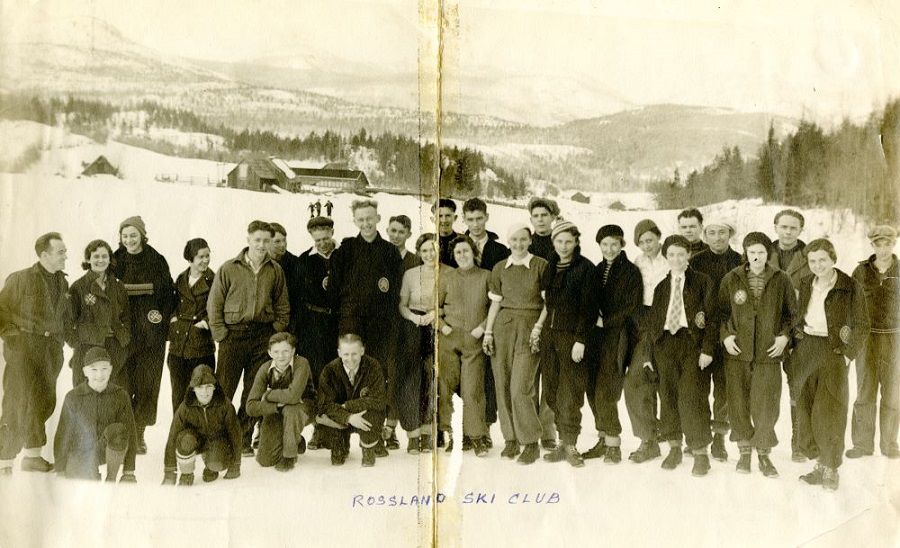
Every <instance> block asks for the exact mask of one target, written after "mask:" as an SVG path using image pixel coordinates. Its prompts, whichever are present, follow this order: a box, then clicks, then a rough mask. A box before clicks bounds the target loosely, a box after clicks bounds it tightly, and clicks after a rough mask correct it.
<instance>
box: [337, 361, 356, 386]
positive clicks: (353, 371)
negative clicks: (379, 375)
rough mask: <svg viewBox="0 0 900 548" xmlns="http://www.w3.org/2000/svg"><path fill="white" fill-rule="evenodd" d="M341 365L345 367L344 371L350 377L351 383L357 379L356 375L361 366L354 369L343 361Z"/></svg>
mask: <svg viewBox="0 0 900 548" xmlns="http://www.w3.org/2000/svg"><path fill="white" fill-rule="evenodd" d="M341 365H342V366H343V367H344V372H345V373H347V378H349V379H350V384H353V382H354V381H355V380H356V375H357V373H359V366H358V365H357V366H356V367H355V368H354V369H347V366H346V365H345V364H344V363H343V362H341Z"/></svg>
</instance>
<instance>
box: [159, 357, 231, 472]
mask: <svg viewBox="0 0 900 548" xmlns="http://www.w3.org/2000/svg"><path fill="white" fill-rule="evenodd" d="M190 388H191V389H190V391H189V392H188V394H187V396H186V397H185V398H184V402H182V403H181V405H180V406H178V410H177V411H176V412H175V416H174V417H173V418H172V426H171V428H169V439H168V442H167V443H166V453H165V458H164V461H165V469H164V476H163V485H174V484H175V474H176V472H178V471H180V472H181V478H180V479H179V482H178V484H179V485H186V486H188V485H192V484H193V483H194V466H195V464H196V461H197V455H198V454H201V455H203V461H204V463H205V464H206V467H205V469H204V470H203V481H207V482H208V481H214V480H215V479H216V478H218V477H219V472H221V471H222V470H228V472H227V473H226V474H225V479H235V478H238V477H240V475H241V456H240V453H241V444H242V442H241V435H242V434H241V424H240V421H238V418H237V415H236V414H235V412H234V406H233V405H232V404H231V401H230V400H229V399H228V398H227V397H226V396H225V393H224V392H223V391H222V388H221V387H220V386H219V383H218V381H216V376H215V374H213V371H212V369H211V368H210V367H209V366H208V365H198V366H197V367H195V368H194V372H193V373H192V374H191V383H190Z"/></svg>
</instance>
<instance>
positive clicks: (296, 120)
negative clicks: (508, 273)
mask: <svg viewBox="0 0 900 548" xmlns="http://www.w3.org/2000/svg"><path fill="white" fill-rule="evenodd" d="M3 30H4V32H3V35H2V37H0V46H2V47H0V75H2V78H0V91H18V92H22V91H26V92H27V91H30V92H34V93H40V94H77V95H82V96H85V97H90V98H94V99H103V100H107V101H110V102H113V103H117V104H126V105H127V104H133V103H135V102H136V101H138V100H142V99H148V100H153V101H156V102H159V103H161V104H164V105H166V106H169V107H175V108H183V109H187V110H191V111H193V112H194V113H196V114H198V115H200V116H203V117H205V118H206V119H208V120H209V121H210V122H213V123H222V124H225V125H228V126H230V127H234V128H236V129H244V128H251V129H257V128H258V129H270V130H273V131H276V132H279V133H281V134H284V135H305V134H307V133H309V132H311V131H317V132H320V133H321V132H323V131H326V130H331V131H337V132H342V133H353V132H356V131H358V130H359V129H361V128H365V129H366V131H367V132H369V133H370V134H371V133H380V132H384V131H391V132H394V133H401V134H405V135H411V136H417V137H421V138H423V139H425V140H433V136H434V127H433V119H432V115H433V113H429V112H420V111H418V109H417V108H416V105H417V104H418V102H417V101H418V90H419V87H418V76H417V75H416V74H415V73H408V72H404V71H402V70H398V69H396V68H395V67H394V68H392V67H379V66H371V65H362V64H358V63H353V62H349V61H346V60H343V59H340V58H337V57H333V56H330V55H328V54H327V53H324V52H322V51H312V50H310V51H307V52H299V53H294V52H287V53H276V54H273V55H270V56H267V57H265V58H260V59H253V60H248V61H246V62H241V63H221V62H210V61H199V60H190V59H185V58H179V57H173V56H167V55H162V54H160V53H158V52H156V51H154V50H152V49H150V48H147V47H144V46H141V45H139V44H136V43H135V42H133V41H131V40H129V39H128V38H127V37H125V36H123V35H122V34H121V33H120V32H119V31H118V30H117V29H115V28H114V27H112V26H111V25H109V24H108V23H106V22H104V21H102V20H100V19H96V18H91V17H77V18H66V19H46V20H42V22H41V23H40V24H39V25H36V26H34V27H27V26H26V27H25V28H15V29H11V30H10V29H7V28H5V27H4V29H3ZM536 86H537V87H536ZM535 89H537V90H538V91H540V93H534V91H535ZM444 96H445V98H446V101H445V105H444V107H445V117H444V118H443V134H444V136H445V137H447V138H448V139H452V140H453V141H454V142H458V143H463V144H471V145H475V146H479V145H480V146H493V145H497V144H505V143H518V144H533V145H564V146H571V147H580V148H583V149H586V150H588V151H590V154H589V156H590V158H588V159H585V158H581V159H580V160H579V162H582V163H584V162H587V164H588V165H589V166H591V169H592V170H593V169H595V168H596V169H603V170H604V171H607V172H608V173H611V174H614V173H622V172H628V173H631V174H637V175H638V176H647V175H651V174H652V175H653V176H655V175H658V174H660V173H666V172H669V173H670V172H671V170H672V169H674V167H678V166H683V167H695V166H700V165H702V164H703V163H705V162H708V161H710V160H711V159H712V158H713V156H714V155H715V154H716V153H717V152H719V151H720V150H721V149H722V147H723V146H735V145H737V146H739V147H741V149H742V150H743V151H745V153H748V154H754V153H755V152H756V149H757V147H758V145H759V143H761V142H762V141H763V140H764V139H765V136H766V132H767V131H768V128H769V125H770V124H773V125H774V127H775V128H776V133H777V134H779V135H782V134H784V133H785V132H787V131H789V130H790V129H791V128H792V127H794V126H795V122H794V121H793V120H790V119H786V118H782V117H773V116H771V115H768V114H765V113H742V112H737V111H733V110H727V109H717V108H708V107H692V106H681V105H657V106H647V107H636V106H635V105H633V104H630V103H629V102H628V100H627V98H624V97H619V96H616V95H615V94H613V93H610V92H609V91H608V90H604V89H597V88H596V87H590V86H586V85H584V84H583V83H581V82H579V81H578V80H577V79H570V80H565V81H559V80H554V81H553V82H544V83H543V84H541V83H540V82H536V81H535V79H534V78H532V77H525V76H515V75H504V74H494V73H492V72H491V71H490V70H487V69H484V70H482V71H481V72H480V73H479V74H470V75H465V76H460V77H458V78H456V79H453V78H452V74H450V75H448V77H447V81H446V84H445V89H444ZM537 96H540V97H541V100H540V102H539V103H535V99H534V97H537ZM616 110H621V112H617V113H615V114H610V115H605V116H601V117H595V118H590V119H577V118H578V117H579V116H583V115H584V114H583V113H585V112H592V111H593V112H598V111H599V112H604V111H605V112H612V111H616ZM459 112H463V113H466V114H457V113H459ZM523 113H525V114H523ZM516 120H519V121H516ZM561 120H564V121H566V122H565V123H555V122H558V121H561ZM542 124H543V125H542ZM498 159H499V160H500V161H501V162H504V161H505V162H507V164H506V165H507V166H508V167H511V168H517V169H518V168H522V169H527V168H528V165H529V164H534V161H535V160H534V159H533V158H530V157H528V156H527V155H526V156H524V157H523V156H521V155H520V156H518V157H516V158H512V159H511V158H506V159H505V160H504V159H503V158H498ZM544 167H545V168H547V169H552V164H549V165H546V166H544Z"/></svg>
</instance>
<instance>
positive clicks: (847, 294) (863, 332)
mask: <svg viewBox="0 0 900 548" xmlns="http://www.w3.org/2000/svg"><path fill="white" fill-rule="evenodd" d="M834 272H835V273H836V274H837V280H836V281H835V282H834V287H832V288H831V291H829V292H828V295H826V296H825V320H826V322H827V324H828V341H829V342H830V343H831V348H832V350H833V351H834V353H835V354H843V355H844V356H846V357H847V358H848V359H850V360H853V359H856V356H857V354H859V351H860V350H861V349H862V348H863V345H864V343H865V341H866V339H867V338H868V336H869V327H870V326H869V311H868V309H867V307H866V292H865V289H863V286H862V284H861V283H859V282H858V281H856V280H854V279H853V278H851V277H850V276H848V275H846V274H844V273H843V272H842V271H840V270H838V269H836V268H835V269H834ZM814 279H815V276H809V277H806V278H804V279H803V281H802V282H801V284H800V298H799V300H800V313H799V315H798V316H797V323H796V324H795V327H794V337H795V338H797V339H802V338H803V337H804V336H806V333H804V332H803V326H804V325H805V320H804V318H805V316H806V311H807V309H808V308H809V300H810V296H811V295H812V284H813V280H814Z"/></svg>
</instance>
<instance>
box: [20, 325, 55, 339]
mask: <svg viewBox="0 0 900 548" xmlns="http://www.w3.org/2000/svg"><path fill="white" fill-rule="evenodd" d="M19 331H21V332H22V333H28V334H29V335H37V336H38V337H48V338H49V337H52V336H53V333H51V332H49V331H32V330H30V329H24V328H22V327H20V328H19Z"/></svg>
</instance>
